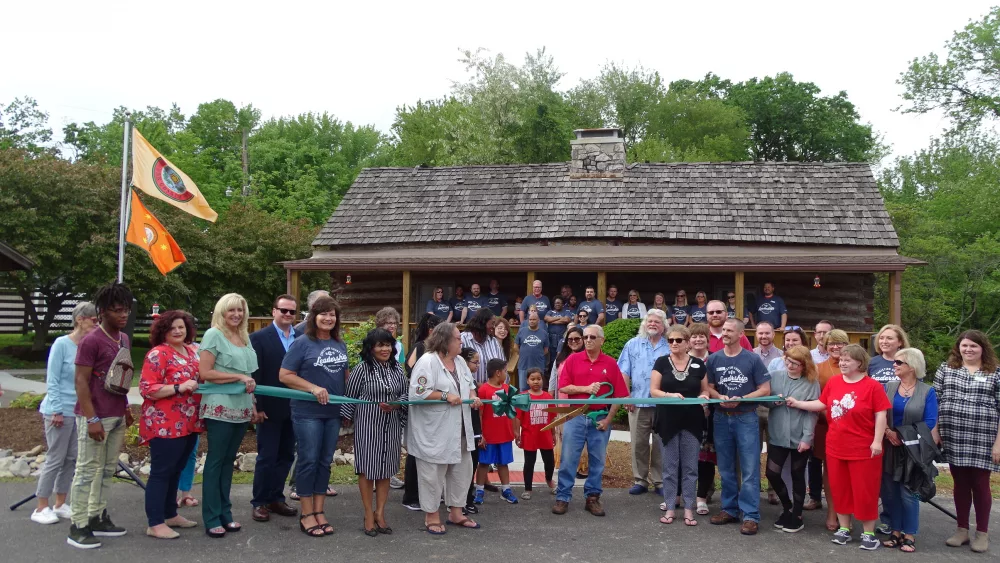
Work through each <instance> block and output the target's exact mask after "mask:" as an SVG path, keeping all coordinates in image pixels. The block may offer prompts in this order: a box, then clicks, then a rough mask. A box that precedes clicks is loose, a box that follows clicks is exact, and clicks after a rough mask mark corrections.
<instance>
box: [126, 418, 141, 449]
mask: <svg viewBox="0 0 1000 563" xmlns="http://www.w3.org/2000/svg"><path fill="white" fill-rule="evenodd" d="M125 444H127V445H129V446H137V445H139V423H138V422H134V423H132V426H129V427H128V428H126V429H125Z"/></svg>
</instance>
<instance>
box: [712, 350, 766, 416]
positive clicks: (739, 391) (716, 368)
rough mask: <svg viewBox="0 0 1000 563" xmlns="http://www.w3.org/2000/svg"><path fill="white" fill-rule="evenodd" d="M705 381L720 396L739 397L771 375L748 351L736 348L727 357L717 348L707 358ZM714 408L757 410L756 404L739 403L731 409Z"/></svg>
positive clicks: (718, 406) (755, 388)
mask: <svg viewBox="0 0 1000 563" xmlns="http://www.w3.org/2000/svg"><path fill="white" fill-rule="evenodd" d="M706 363H707V364H708V383H709V384H710V385H715V389H716V391H718V392H719V394H720V395H726V396H727V397H743V396H746V395H749V394H750V393H753V392H754V391H756V390H757V388H758V387H760V386H761V385H763V384H764V383H767V382H768V381H770V380H771V374H770V373H769V372H768V371H767V366H765V365H764V361H763V360H761V359H760V356H758V355H757V354H754V353H753V352H751V351H749V350H745V349H743V348H740V353H739V354H737V355H736V356H733V357H731V358H730V357H729V356H727V355H726V351H725V350H724V349H723V350H719V351H718V352H716V353H714V354H712V355H711V356H709V357H708V361H707V362H706ZM716 408H718V409H721V410H722V411H724V412H751V411H753V410H756V409H757V403H739V404H738V405H737V406H736V408H734V409H726V408H722V406H721V405H717V406H716Z"/></svg>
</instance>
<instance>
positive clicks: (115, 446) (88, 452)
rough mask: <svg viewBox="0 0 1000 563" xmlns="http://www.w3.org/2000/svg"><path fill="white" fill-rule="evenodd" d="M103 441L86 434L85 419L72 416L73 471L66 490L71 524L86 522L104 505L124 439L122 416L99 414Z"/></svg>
mask: <svg viewBox="0 0 1000 563" xmlns="http://www.w3.org/2000/svg"><path fill="white" fill-rule="evenodd" d="M101 426H103V427H104V433H105V435H104V441H102V442H97V441H95V440H93V439H91V437H90V435H89V434H87V419H86V418H84V417H82V416H78V417H76V437H77V439H76V446H77V455H76V475H74V477H73V487H72V492H71V493H70V501H71V502H70V507H71V508H72V510H73V524H75V525H76V527H77V528H82V527H84V526H86V525H87V523H88V522H89V521H90V518H91V517H93V516H100V515H101V512H103V511H104V510H105V509H106V508H107V507H108V496H109V495H110V494H111V478H112V477H114V475H115V470H116V469H118V452H120V451H121V449H122V443H123V442H124V441H125V417H124V416H115V417H111V418H102V419H101Z"/></svg>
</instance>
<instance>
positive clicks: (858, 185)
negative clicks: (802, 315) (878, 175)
mask: <svg viewBox="0 0 1000 563" xmlns="http://www.w3.org/2000/svg"><path fill="white" fill-rule="evenodd" d="M581 238H602V239H617V238H621V239H645V240H653V241H656V240H661V241H675V242H676V241H682V240H698V241H713V242H714V241H717V242H720V243H734V242H756V243H760V242H770V243H782V244H784V243H799V244H834V245H845V246H877V247H893V248H895V247H898V246H899V240H898V239H897V237H896V232H895V230H894V229H893V227H892V222H891V220H890V219H889V214H888V213H887V212H886V210H885V204H884V202H883V201H882V197H881V195H880V194H879V191H878V188H877V187H876V185H875V178H874V177H873V175H872V171H871V168H870V167H869V165H867V164H863V163H861V164H858V163H752V162H742V163H728V162H724V163H670V164H633V165H630V166H629V167H628V169H627V170H626V171H625V174H624V178H620V179H613V180H609V179H581V180H570V179H569V165H568V163H555V164H528V165H503V166H457V167H441V168H369V169H366V170H363V171H362V172H361V174H360V175H359V176H358V178H357V179H356V180H355V182H354V185H353V186H351V189H350V190H349V191H348V192H347V194H346V195H345V196H344V199H343V200H342V201H341V203H340V206H339V207H338V208H337V210H336V211H335V212H334V213H333V215H332V216H331V217H330V219H329V220H327V223H326V225H325V226H324V227H323V229H322V230H321V231H320V233H319V235H318V236H317V237H316V240H315V241H314V242H313V246H328V245H329V246H341V245H370V244H384V243H391V244H406V243H429V242H431V243H432V242H447V241H464V242H468V243H483V242H489V243H499V242H501V241H521V242H526V241H534V240H553V241H556V240H559V239H581Z"/></svg>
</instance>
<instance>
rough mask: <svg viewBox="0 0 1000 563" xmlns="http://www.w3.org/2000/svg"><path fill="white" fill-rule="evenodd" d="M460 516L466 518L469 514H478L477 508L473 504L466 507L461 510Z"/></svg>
mask: <svg viewBox="0 0 1000 563" xmlns="http://www.w3.org/2000/svg"><path fill="white" fill-rule="evenodd" d="M462 514H464V515H466V516H468V515H470V514H479V507H478V506H476V505H474V504H470V505H467V506H466V507H465V508H463V509H462Z"/></svg>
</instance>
